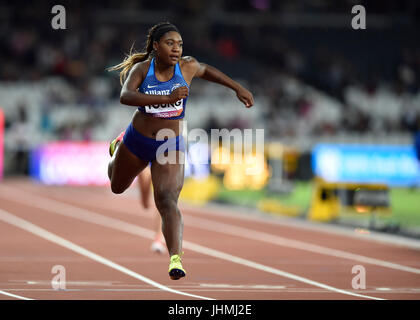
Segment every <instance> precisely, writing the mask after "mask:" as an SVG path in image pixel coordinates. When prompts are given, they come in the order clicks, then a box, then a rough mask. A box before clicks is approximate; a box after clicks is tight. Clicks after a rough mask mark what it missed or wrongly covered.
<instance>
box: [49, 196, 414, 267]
mask: <svg viewBox="0 0 420 320" xmlns="http://www.w3.org/2000/svg"><path fill="white" fill-rule="evenodd" d="M48 199H49V198H48ZM53 201H55V200H53ZM81 202H83V203H85V204H86V201H83V200H81ZM60 203H62V202H60ZM93 206H94V207H97V208H104V209H108V210H109V209H110V208H108V207H106V206H103V205H101V204H98V205H97V204H94V205H93ZM112 210H113V211H117V210H118V211H119V212H122V213H127V214H130V215H136V216H139V215H141V216H144V217H148V218H153V217H150V214H145V213H140V214H133V213H132V212H131V211H130V210H127V209H125V208H124V207H116V208H115V209H112ZM184 223H185V225H188V226H193V227H196V228H200V229H205V230H209V231H212V232H218V233H221V234H227V235H234V236H238V237H242V238H246V239H251V240H257V241H262V242H265V243H270V244H274V245H278V246H283V247H288V248H294V249H299V250H304V251H309V252H312V253H318V254H322V255H327V256H332V257H336V258H342V259H346V260H352V261H358V262H361V263H367V264H371V265H376V266H380V267H384V268H389V269H394V270H398V271H403V272H410V273H415V274H420V269H417V268H413V267H409V266H404V265H401V264H397V263H393V262H389V261H385V260H380V259H376V258H370V257H367V256H363V255H359V254H355V253H351V252H347V251H343V250H338V249H332V248H328V247H324V246H320V245H315V244H310V243H307V242H303V241H298V240H293V239H289V238H284V237H280V236H276V235H271V234H268V233H265V232H261V231H256V230H252V229H248V228H243V227H237V226H234V225H231V224H226V223H222V222H214V221H211V220H208V219H204V218H197V217H193V216H191V215H184Z"/></svg>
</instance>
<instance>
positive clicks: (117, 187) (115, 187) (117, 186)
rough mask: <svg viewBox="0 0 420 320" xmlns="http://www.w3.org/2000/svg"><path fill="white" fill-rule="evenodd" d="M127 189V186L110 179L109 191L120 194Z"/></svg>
mask: <svg viewBox="0 0 420 320" xmlns="http://www.w3.org/2000/svg"><path fill="white" fill-rule="evenodd" d="M126 189H127V187H125V186H122V185H121V184H118V183H115V182H113V181H112V179H111V191H112V193H115V194H121V193H123V192H124V191H125V190H126Z"/></svg>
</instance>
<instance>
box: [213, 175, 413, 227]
mask: <svg viewBox="0 0 420 320" xmlns="http://www.w3.org/2000/svg"><path fill="white" fill-rule="evenodd" d="M312 188H313V183H312V182H296V183H295V184H294V188H293V190H292V192H290V193H288V194H279V193H272V192H269V191H267V190H258V191H254V190H228V189H226V188H225V187H222V188H221V189H220V191H219V193H218V196H217V198H216V199H215V200H216V201H218V202H223V203H230V204H234V205H239V206H245V207H251V208H256V207H257V204H258V202H259V201H260V200H262V199H267V198H269V199H277V200H279V201H280V202H281V203H282V204H283V205H285V206H294V207H299V208H300V210H301V212H302V215H304V213H305V212H306V211H307V210H308V208H309V206H310V201H311V196H312ZM390 198H391V199H390V200H391V210H390V213H389V214H378V215H377V216H376V219H377V221H378V222H383V223H385V224H398V225H400V226H401V227H420V188H391V190H390ZM342 216H343V217H347V218H351V219H353V220H356V221H357V220H359V221H360V222H361V223H363V222H366V221H369V220H370V219H371V215H370V214H368V213H363V214H361V213H357V212H356V211H351V210H345V212H344V211H343V214H342Z"/></svg>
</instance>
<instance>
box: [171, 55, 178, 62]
mask: <svg viewBox="0 0 420 320" xmlns="http://www.w3.org/2000/svg"><path fill="white" fill-rule="evenodd" d="M169 58H170V59H171V60H172V61H178V59H179V56H178V55H170V56H169Z"/></svg>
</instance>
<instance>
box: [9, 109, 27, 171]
mask: <svg viewBox="0 0 420 320" xmlns="http://www.w3.org/2000/svg"><path fill="white" fill-rule="evenodd" d="M9 133H10V134H9V138H10V141H8V143H9V144H10V145H11V150H12V153H13V155H12V161H13V172H14V173H15V174H22V175H27V174H28V173H29V151H30V147H31V137H32V128H31V126H30V124H29V122H28V115H27V107H26V105H25V104H23V103H22V104H20V105H18V106H17V118H16V119H15V121H12V123H11V126H10V128H9Z"/></svg>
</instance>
